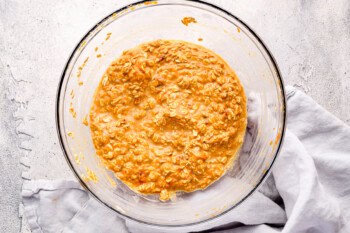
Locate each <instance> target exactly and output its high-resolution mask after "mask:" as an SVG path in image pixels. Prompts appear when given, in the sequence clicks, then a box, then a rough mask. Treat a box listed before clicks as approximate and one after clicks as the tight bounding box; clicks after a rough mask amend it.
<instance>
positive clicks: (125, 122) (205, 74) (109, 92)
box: [90, 40, 247, 201]
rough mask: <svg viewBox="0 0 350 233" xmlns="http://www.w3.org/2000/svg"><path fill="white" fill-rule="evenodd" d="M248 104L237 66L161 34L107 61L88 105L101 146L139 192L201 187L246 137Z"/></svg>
mask: <svg viewBox="0 0 350 233" xmlns="http://www.w3.org/2000/svg"><path fill="white" fill-rule="evenodd" d="M246 105H247V103H246V97H245V94H244V90H243V87H242V85H241V83H240V81H239V79H238V78H237V76H236V74H235V73H234V71H233V70H232V69H231V68H230V67H229V66H228V65H227V64H226V62H225V61H224V60H223V59H222V58H221V57H220V56H219V55H217V54H215V53H214V52H212V51H211V50H208V49H206V48H204V47H202V46H199V45H196V44H192V43H188V42H184V41H175V40H157V41H152V42H149V43H144V44H141V45H139V46H137V47H135V48H133V49H130V50H127V51H124V52H123V54H122V55H121V56H120V57H119V58H117V59H116V60H115V61H114V62H112V64H111V65H110V66H109V67H108V69H107V71H106V72H105V74H104V75H103V77H102V79H101V82H100V85H99V87H98V88H97V90H96V92H95V96H94V100H93V103H92V107H91V110H90V122H91V123H90V129H91V134H92V139H93V143H94V146H95V149H96V153H97V155H98V156H100V157H101V159H102V161H103V162H104V164H105V165H106V167H107V168H108V169H110V170H112V171H114V173H115V174H116V176H117V177H118V178H119V179H120V180H121V181H123V182H124V183H125V184H126V185H128V187H130V188H131V189H132V190H134V191H135V192H137V193H142V194H159V195H160V200H162V201H165V200H169V199H170V197H171V196H172V195H174V194H175V193H176V192H177V191H185V192H193V191H195V190H203V189H205V188H207V187H208V186H209V185H210V184H212V183H213V182H214V181H216V180H217V179H218V178H220V177H221V176H222V175H223V174H224V173H225V171H226V170H227V168H229V167H230V166H231V165H232V163H233V161H234V159H235V157H236V154H237V152H238V150H239V148H240V147H241V145H242V143H243V138H244V134H245V130H246V125H247V110H246V109H247V106H246Z"/></svg>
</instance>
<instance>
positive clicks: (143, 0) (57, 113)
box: [55, 0, 287, 228]
mask: <svg viewBox="0 0 350 233" xmlns="http://www.w3.org/2000/svg"><path fill="white" fill-rule="evenodd" d="M179 1H182V2H184V3H186V2H190V3H191V2H194V3H198V4H201V5H205V6H206V7H209V8H213V9H214V10H218V11H221V12H222V13H225V14H227V15H228V16H229V17H231V18H233V19H235V20H237V21H238V22H239V23H241V24H242V25H243V26H244V27H246V29H247V30H248V31H249V33H251V34H252V36H253V37H254V38H255V39H256V40H257V41H258V43H259V44H260V45H261V46H262V48H263V49H264V50H265V52H266V54H267V55H268V57H269V58H270V61H271V63H272V65H273V67H274V68H275V70H276V75H277V77H278V80H279V84H280V85H279V86H280V88H281V94H282V105H283V106H282V107H283V108H282V111H283V114H282V117H283V120H282V124H283V125H282V127H281V132H280V138H279V142H278V146H277V149H276V152H275V155H274V158H273V160H272V161H271V164H270V166H269V168H268V169H267V170H266V172H265V173H264V174H263V176H262V177H261V178H260V180H259V182H258V183H257V185H256V186H255V187H254V188H253V189H252V190H251V191H250V192H249V193H248V194H246V196H245V197H244V198H242V199H241V200H240V201H239V202H237V203H236V204H235V205H232V206H231V207H229V208H228V209H227V210H225V211H223V212H221V213H220V214H217V215H215V216H212V217H210V218H208V219H204V220H201V221H197V222H193V223H186V224H179V225H170V224H157V223H150V222H146V221H143V220H139V219H136V218H134V217H132V216H129V215H127V214H124V213H122V212H121V211H118V210H117V209H115V208H113V207H112V206H110V205H109V204H107V203H105V202H104V201H103V200H101V199H100V198H99V197H98V196H97V195H96V194H95V193H94V192H93V191H92V190H91V189H90V188H89V187H88V185H87V184H86V183H85V182H84V181H83V180H82V178H81V177H80V176H79V174H78V173H77V171H76V170H75V169H74V167H73V164H72V161H71V160H70V159H69V157H68V152H67V150H66V148H65V144H64V142H63V134H62V132H61V125H60V119H61V114H60V111H59V109H60V104H61V102H60V99H61V95H62V94H63V88H62V87H63V83H64V78H65V76H66V73H67V69H68V68H69V64H70V62H71V61H72V59H73V57H74V55H75V53H76V52H77V50H79V48H80V47H81V45H82V44H83V43H84V41H85V39H86V38H87V37H88V36H89V35H90V33H91V32H93V31H94V30H95V29H97V28H98V27H99V25H100V24H102V23H104V22H105V21H107V20H108V19H109V18H110V17H112V16H113V15H115V14H118V13H123V11H124V10H127V9H128V8H130V7H132V6H136V5H140V4H145V3H147V2H157V4H156V5H158V4H160V5H164V4H162V2H167V3H168V4H169V1H168V0H158V1H153V0H141V1H135V2H133V3H131V4H127V5H125V6H123V7H120V8H119V9H117V10H115V11H113V12H111V13H110V14H108V15H107V16H105V17H104V18H103V19H101V20H99V21H98V22H97V23H96V24H94V26H93V27H91V28H90V29H89V30H88V31H87V33H85V35H84V36H83V37H82V38H81V39H80V41H79V42H78V43H77V44H76V46H75V47H74V49H73V50H72V52H71V54H70V56H69V58H68V59H67V62H66V63H65V66H64V69H63V71H62V73H61V78H60V80H59V83H58V87H57V93H56V106H55V121H56V131H57V136H58V139H59V144H60V147H61V149H62V152H63V155H64V157H65V159H66V162H67V163H68V165H69V167H70V169H71V170H72V172H73V174H74V175H75V177H76V178H77V179H78V181H79V183H80V184H81V185H82V187H83V188H84V189H85V190H86V191H87V192H88V193H89V194H90V195H92V196H93V198H95V200H97V201H98V202H100V203H101V204H103V205H104V206H106V207H107V208H109V209H110V210H112V211H114V212H115V213H116V214H117V215H118V216H119V217H121V218H124V219H128V220H131V221H134V222H137V223H142V224H146V225H149V226H155V227H168V228H177V227H190V226H195V225H199V224H203V223H207V222H209V221H212V220H214V219H216V218H218V217H221V216H223V215H224V214H226V213H228V212H229V211H231V210H233V209H234V208H236V207H237V206H239V205H240V204H241V203H243V202H244V201H245V200H246V199H248V198H249V197H251V196H252V194H253V193H255V192H256V191H257V190H258V189H259V188H260V187H261V185H262V184H263V183H264V182H265V180H266V179H267V178H268V177H269V175H270V173H271V170H272V167H273V165H274V164H275V162H276V159H277V157H278V154H279V152H280V150H281V147H282V144H283V141H284V137H285V131H286V125H287V101H286V91H285V87H284V82H283V79H282V75H281V72H280V69H279V67H278V64H277V62H276V59H275V58H274V56H273V55H272V53H271V52H270V50H269V49H268V47H267V46H266V45H265V43H264V42H263V40H262V39H261V38H260V37H259V36H258V35H257V33H255V32H254V31H253V30H252V29H251V28H250V27H249V26H248V25H247V24H246V23H245V22H244V21H242V20H241V19H240V18H239V17H237V16H235V15H233V14H232V13H230V12H229V11H227V10H225V9H223V8H221V7H219V6H217V5H215V4H212V3H209V2H206V1H202V0H177V1H176V2H175V1H174V3H170V4H169V5H177V4H179V3H178V2H179ZM156 5H155V6H156ZM149 6H150V5H143V6H142V8H147V7H149ZM153 6H154V5H153ZM142 8H140V9H142Z"/></svg>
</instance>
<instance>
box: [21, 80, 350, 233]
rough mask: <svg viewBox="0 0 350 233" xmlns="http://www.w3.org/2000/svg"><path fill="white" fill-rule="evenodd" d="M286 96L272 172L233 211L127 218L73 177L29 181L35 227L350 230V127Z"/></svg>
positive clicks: (297, 96)
mask: <svg viewBox="0 0 350 233" xmlns="http://www.w3.org/2000/svg"><path fill="white" fill-rule="evenodd" d="M287 99H288V100H287V102H288V103H287V104H288V113H287V115H288V122H287V124H288V126H287V132H286V136H285V140H284V144H283V147H282V150H281V152H280V155H279V157H278V159H277V161H276V164H275V165H274V168H273V169H272V174H271V175H270V177H269V178H268V179H267V180H266V182H265V183H264V185H263V186H261V187H260V189H259V191H258V192H255V193H254V194H253V195H252V196H251V197H250V198H248V199H247V200H246V201H245V202H244V203H242V204H241V205H240V206H238V207H237V208H235V209H234V210H232V211H230V212H229V213H227V214H225V215H223V216H221V217H219V218H216V219H214V220H212V221H209V222H206V223H203V224H200V225H196V226H191V227H182V228H176V229H174V228H160V227H151V226H146V225H144V224H140V223H136V222H133V221H129V220H127V221H124V220H122V219H121V218H119V217H118V216H117V215H116V214H115V213H114V212H112V211H111V210H109V209H107V208H106V207H104V206H103V205H102V204H100V203H99V202H97V201H96V200H95V199H93V198H92V197H90V196H89V194H88V193H87V192H86V191H85V190H84V189H83V188H82V187H81V186H80V184H79V183H78V182H76V181H66V180H61V181H48V180H36V181H25V182H24V184H23V190H22V197H23V205H24V214H25V215H26V217H27V220H28V224H29V226H30V228H31V230H32V232H34V233H37V232H78V233H79V232H84V233H88V232H101V233H102V232H128V231H129V232H133V233H139V232H146V233H148V232H149V233H151V232H152V233H153V232H192V231H202V230H208V229H212V230H210V232H214V231H220V232H221V233H228V232H230V233H234V232H249V233H256V232H264V233H265V232H266V233H275V232H284V233H297V232H308V233H312V232H325V233H330V232H344V233H345V232H350V127H349V126H347V125H345V124H344V123H343V122H341V121H340V120H338V119H337V118H335V117H334V116H333V115H331V114H330V113H328V112H327V111H326V110H324V109H323V108H322V107H320V106H319V105H318V104H317V103H315V102H314V101H313V100H312V99H311V98H309V97H308V96H306V95H305V94H303V93H302V92H300V91H297V90H296V89H294V88H293V87H287ZM206 232H209V231H206Z"/></svg>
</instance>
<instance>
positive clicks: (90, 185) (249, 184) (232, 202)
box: [57, 0, 286, 226]
mask: <svg viewBox="0 0 350 233" xmlns="http://www.w3.org/2000/svg"><path fill="white" fill-rule="evenodd" d="M189 16H190V17H193V18H195V19H196V21H197V23H191V24H189V25H188V26H185V25H184V24H182V23H181V19H183V18H184V17H189ZM109 33H111V34H109ZM198 38H202V39H203V40H202V41H199V40H198ZM156 39H174V40H184V41H189V42H192V43H197V44H201V45H203V46H205V47H207V48H209V49H211V50H213V51H214V52H216V53H217V54H219V55H221V56H222V57H223V58H224V59H225V60H226V61H227V63H228V64H229V65H230V66H231V67H232V68H233V69H234V70H235V72H236V73H237V75H238V77H239V78H240V80H241V82H242V84H243V86H244V89H245V92H246V95H247V98H248V127H247V133H246V137H245V141H244V144H243V146H242V148H241V150H240V152H239V158H238V159H237V160H236V162H235V163H234V164H233V167H232V169H230V170H229V171H228V172H227V173H226V174H225V175H224V176H223V177H222V178H221V179H220V180H218V181H217V182H215V183H214V184H212V185H211V186H209V187H208V188H207V189H206V190H204V191H196V192H193V193H187V194H185V193H184V194H179V195H177V197H176V198H175V199H173V200H171V201H169V202H160V201H159V200H158V199H157V197H152V196H143V195H139V194H136V193H134V192H133V191H131V190H130V189H128V187H126V186H125V185H124V184H123V183H122V182H120V181H119V180H118V179H116V178H115V177H114V175H113V173H112V172H110V171H108V170H107V169H105V168H104V167H103V166H102V165H101V162H100V161H99V158H98V157H97V155H96V154H95V150H94V146H93V144H92V139H91V136H90V131H89V130H90V129H89V127H87V126H85V125H84V124H83V123H82V122H83V119H84V117H85V116H87V115H88V113H89V109H90V106H91V103H92V98H93V94H94V91H95V89H96V87H97V86H98V84H99V82H100V79H101V77H102V75H103V73H104V72H105V70H106V69H107V67H108V66H109V64H110V63H111V62H112V61H113V60H114V59H115V58H117V57H118V56H119V55H120V54H121V53H122V52H123V50H126V49H129V48H133V47H134V46H136V45H138V44H140V43H143V42H147V41H152V40H156ZM100 55H101V56H100ZM87 58H88V60H86V59H87ZM73 96H74V98H73ZM285 104H286V103H285V96H284V90H283V84H282V80H281V75H280V73H279V71H278V68H277V64H276V62H275V61H274V59H273V57H272V55H271V54H270V52H269V51H268V49H267V48H266V46H265V45H264V44H263V43H262V41H261V39H259V37H258V36H257V35H256V34H255V33H254V32H253V31H252V30H251V29H250V28H249V27H248V26H247V25H246V24H244V23H243V22H242V21H241V20H240V19H238V18H237V17H235V16H233V15H231V14H230V13H229V12H226V11H225V10H223V9H220V8H219V7H217V6H213V5H211V4H209V3H204V2H200V1H188V0H160V1H157V2H148V1H144V2H139V3H135V4H133V5H130V6H127V7H124V8H122V9H119V10H117V11H116V12H114V13H113V14H111V15H109V16H107V17H106V18H104V19H103V20H102V21H101V22H99V23H98V24H96V26H94V27H93V28H92V29H91V30H90V31H89V32H88V33H87V34H86V35H85V36H84V37H83V39H82V40H81V41H80V42H79V44H78V45H77V47H76V48H75V49H74V51H73V53H72V55H71V56H70V58H69V60H68V62H67V65H66V67H65V69H64V72H63V74H62V79H61V81H60V84H59V89H58V95H57V129H58V134H59V139H60V142H61V145H62V149H63V151H64V154H65V156H66V158H67V161H68V163H69V165H70V166H71V168H72V170H73V172H74V173H75V175H76V176H77V178H78V179H79V180H80V182H81V184H82V185H83V186H84V187H85V188H86V189H87V190H88V191H89V192H90V193H91V194H92V195H93V196H94V197H95V198H97V199H98V200H99V201H101V202H102V203H103V204H105V205H106V206H108V207H109V208H111V209H112V210H114V211H115V212H117V213H118V214H119V215H120V216H122V217H124V218H128V219H133V220H136V221H138V222H143V223H147V224H152V225H162V226H185V225H191V224H197V223H200V222H203V221H207V220H209V219H213V218H215V217H217V216H219V215H222V214H223V213H225V212H227V211H229V210H231V209H232V208H234V207H236V206H237V205H238V204H240V203H241V202H243V201H244V200H245V199H246V198H247V197H249V196H250V195H251V194H252V193H253V192H254V191H255V190H256V189H257V187H258V186H259V185H260V184H261V183H262V182H263V180H264V178H265V177H266V176H267V174H268V172H269V171H270V169H271V166H272V164H273V162H274V161H275V159H276V156H277V153H278V151H279V148H280V146H281V141H282V138H283V133H284V129H285V122H286V119H285V117H286V105H285ZM72 113H73V114H76V116H75V117H73V116H72V115H73V114H72ZM95 176H96V177H97V180H98V181H97V182H95V181H94V178H95ZM115 184H116V185H115Z"/></svg>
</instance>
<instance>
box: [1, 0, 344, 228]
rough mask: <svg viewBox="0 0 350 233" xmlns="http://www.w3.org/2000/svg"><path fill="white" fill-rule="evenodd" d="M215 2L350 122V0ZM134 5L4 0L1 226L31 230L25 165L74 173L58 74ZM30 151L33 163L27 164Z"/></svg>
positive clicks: (35, 175)
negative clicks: (67, 155)
mask: <svg viewBox="0 0 350 233" xmlns="http://www.w3.org/2000/svg"><path fill="white" fill-rule="evenodd" d="M211 2H213V3H215V4H218V5H220V6H223V7H224V8H226V9H227V10H229V11H231V12H232V13H233V14H235V15H236V16H238V17H239V18H241V19H242V20H244V21H245V22H246V23H247V24H248V25H250V26H251V27H252V28H253V29H254V30H255V31H256V32H257V33H258V34H259V35H260V36H261V37H262V39H263V40H264V41H265V43H266V44H267V46H268V47H269V48H270V49H271V51H272V53H273V54H274V56H275V58H276V60H277V62H278V64H279V66H280V69H281V72H282V75H283V77H284V80H285V83H286V84H290V85H294V86H296V87H298V88H300V89H302V90H304V91H305V92H306V93H308V94H309V95H310V96H311V97H313V98H314V99H315V100H316V101H317V102H318V103H319V104H320V105H322V106H323V107H325V108H326V109H328V110H329V111H330V112H332V113H333V114H334V115H336V116H337V117H339V118H340V119H341V120H343V121H344V122H346V123H347V124H350V107H349V103H350V91H349V89H350V68H349V62H350V27H349V25H350V1H348V0H333V1H329V0H318V1H316V0H285V1H279V0H255V1H244V0H232V1H230V0H215V1H211ZM127 3H130V1H125V0H102V1H97V0H74V1H68V0H62V1H46V0H32V1H29V0H23V1H22V0H1V1H0V117H1V122H0V146H1V147H0V148H1V149H0V177H1V181H0V210H1V211H0V232H20V231H22V232H29V230H28V229H27V226H26V224H25V221H22V219H21V218H20V217H19V216H18V211H19V207H18V206H19V203H20V196H19V194H20V189H21V183H22V178H21V173H22V170H23V171H24V174H23V177H24V178H26V179H40V178H45V179H57V178H72V177H73V176H72V174H71V173H70V171H69V169H68V166H67V165H66V163H65V161H64V159H63V156H62V152H61V149H60V147H59V144H58V139H57V136H56V129H55V117H54V103H55V96H56V87H57V84H58V80H59V78H60V74H61V71H62V69H63V67H64V64H65V62H66V59H67V58H68V56H69V54H70V52H71V51H72V49H73V48H74V46H75V44H76V43H77V42H78V40H79V39H80V38H81V37H82V35H83V34H84V33H86V31H87V30H88V29H89V28H90V27H91V26H93V25H94V24H95V23H96V22H97V21H98V20H100V19H101V18H102V17H103V16H105V15H106V14H108V13H110V12H111V11H113V10H115V9H117V8H118V7H119V6H121V5H125V4H127ZM22 157H25V158H27V159H28V160H29V161H30V168H29V167H24V166H22V165H20V159H21V158H22ZM22 222H23V223H24V224H22ZM22 225H23V227H22Z"/></svg>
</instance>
